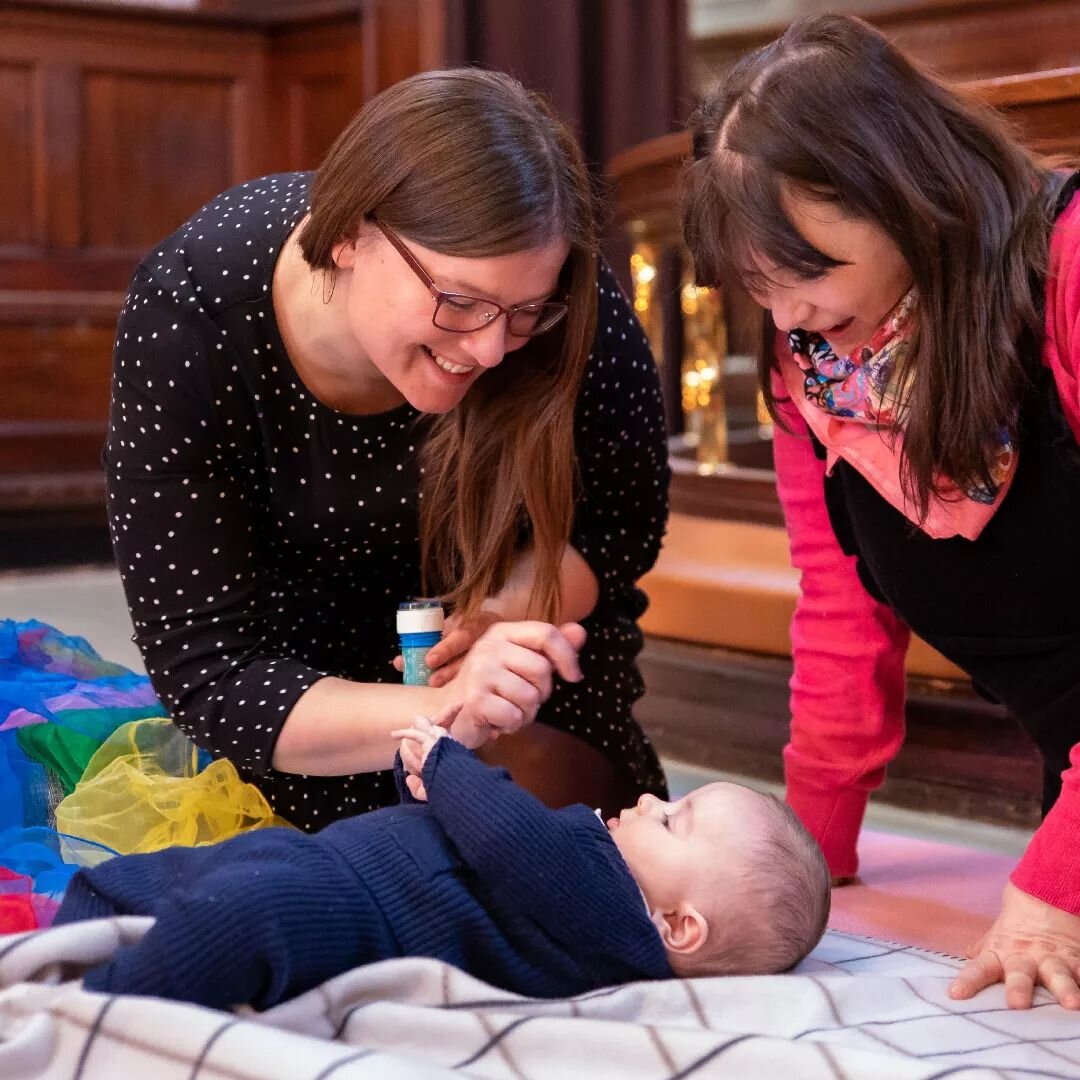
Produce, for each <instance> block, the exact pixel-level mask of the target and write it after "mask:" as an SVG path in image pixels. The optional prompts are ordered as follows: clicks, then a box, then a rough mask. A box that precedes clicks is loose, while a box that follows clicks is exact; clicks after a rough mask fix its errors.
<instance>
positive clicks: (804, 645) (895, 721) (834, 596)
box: [774, 196, 1080, 915]
mask: <svg viewBox="0 0 1080 1080" xmlns="http://www.w3.org/2000/svg"><path fill="white" fill-rule="evenodd" d="M785 347H786V346H785ZM1043 362H1044V363H1045V364H1046V365H1047V366H1048V367H1049V368H1050V369H1051V370H1052V371H1053V373H1054V377H1055V380H1056V382H1057V388H1058V392H1059V394H1060V396H1061V402H1062V407H1063V409H1064V412H1065V416H1066V418H1067V419H1068V421H1069V424H1070V426H1071V427H1072V429H1073V431H1074V432H1075V433H1076V436H1077V439H1078V441H1080V196H1077V197H1076V198H1075V199H1074V200H1073V201H1072V203H1071V204H1070V205H1069V207H1068V209H1067V210H1066V211H1065V213H1064V214H1063V215H1062V216H1061V217H1060V218H1059V219H1058V222H1057V225H1056V226H1055V230H1054V234H1053V238H1052V242H1051V249H1050V272H1049V275H1048V278H1047V285H1046V344H1045V347H1044V349H1043ZM774 379H775V380H779V376H778V375H777V376H774ZM774 386H775V388H776V390H777V392H778V394H779V395H785V394H786V391H785V390H784V387H783V383H782V381H776V382H774ZM780 413H781V415H782V417H783V419H784V422H785V423H786V424H787V426H788V427H789V428H790V429H791V434H789V433H787V432H784V431H782V430H781V429H780V428H779V426H778V427H777V429H776V435H775V457H776V473H777V488H778V490H779V494H780V502H781V504H782V505H783V508H784V516H785V518H786V521H787V529H788V536H789V539H790V542H791V558H792V562H793V564H794V565H795V566H796V567H797V568H798V569H799V570H800V571H801V574H802V587H801V590H800V596H799V601H798V604H797V606H796V609H795V615H794V618H793V619H792V624H791V648H792V655H793V656H794V659H795V673H794V675H793V677H792V680H791V714H792V722H791V741H790V742H789V743H788V745H787V746H786V747H785V749H784V769H785V774H786V777H787V797H788V801H789V802H790V803H791V805H792V807H794V809H795V811H796V812H797V813H798V814H799V816H800V817H801V818H802V820H803V821H804V822H805V823H806V825H807V827H808V828H809V829H810V831H811V832H812V833H813V834H814V836H815V837H817V839H818V841H819V842H820V844H821V846H822V848H823V849H824V851H825V855H826V857H827V859H828V861H829V866H830V867H831V869H832V872H833V873H834V874H836V875H838V876H848V875H851V874H854V873H855V871H856V869H857V867H858V856H857V854H856V850H855V844H856V840H857V839H858V835H859V829H860V826H861V825H862V819H863V813H864V812H865V809H866V802H867V798H868V796H869V793H870V792H871V791H873V790H874V789H875V788H877V787H878V786H879V785H880V784H881V782H882V780H883V779H884V776H885V766H886V765H887V764H888V762H889V761H890V760H891V759H892V758H893V757H894V756H895V755H896V754H897V752H898V751H899V750H900V746H901V744H902V743H903V740H904V654H905V652H906V650H907V645H908V641H909V639H910V631H909V630H908V628H907V627H906V626H905V625H904V624H903V623H902V622H901V621H900V619H899V618H898V617H897V616H896V615H895V614H894V613H893V612H892V610H891V609H890V608H888V607H886V606H884V605H882V604H879V603H877V602H876V601H875V600H873V599H871V597H870V596H869V594H868V593H867V592H866V590H865V589H864V588H863V587H862V585H861V583H860V582H859V579H858V577H857V576H856V573H855V565H854V560H853V559H851V558H850V557H848V556H846V555H844V553H843V552H842V551H841V550H840V547H839V545H838V544H837V541H836V537H835V536H834V534H833V531H832V527H831V526H830V524H829V518H828V514H827V512H826V509H825V501H824V495H823V477H824V474H825V469H826V464H825V462H823V461H819V460H818V458H817V457H816V456H815V455H814V451H813V449H812V447H811V444H810V441H809V438H808V434H807V427H806V423H805V421H804V420H803V419H802V417H801V416H800V415H799V413H798V411H797V409H796V408H795V406H794V405H793V404H792V403H791V402H790V401H786V402H785V401H781V403H780ZM1077 554H1078V557H1080V546H1078V548H1077ZM1070 760H1071V768H1070V769H1069V770H1068V771H1067V772H1066V773H1065V775H1064V780H1063V785H1062V791H1061V796H1060V798H1059V799H1058V801H1057V803H1056V804H1055V805H1054V808H1053V809H1052V810H1051V811H1050V813H1049V815H1048V816H1047V818H1046V820H1045V821H1044V822H1043V824H1042V825H1041V826H1040V827H1039V829H1038V831H1037V832H1036V833H1035V836H1034V837H1033V839H1032V841H1031V843H1030V844H1029V845H1028V849H1027V851H1026V852H1025V854H1024V856H1023V858H1022V859H1021V860H1020V863H1019V865H1018V866H1017V867H1016V869H1015V870H1014V871H1013V875H1012V881H1013V884H1015V885H1016V886H1017V887H1018V888H1020V889H1023V890H1024V891H1025V892H1027V893H1030V894H1031V895H1033V896H1037V897H1039V898H1040V899H1042V900H1045V901H1046V902H1048V903H1050V904H1053V905H1054V906H1055V907H1058V908H1063V909H1064V910H1066V911H1069V912H1072V913H1073V914H1074V915H1080V843H1077V840H1076V838H1077V836H1080V744H1078V745H1077V746H1075V747H1073V750H1072V753H1071V758H1070Z"/></svg>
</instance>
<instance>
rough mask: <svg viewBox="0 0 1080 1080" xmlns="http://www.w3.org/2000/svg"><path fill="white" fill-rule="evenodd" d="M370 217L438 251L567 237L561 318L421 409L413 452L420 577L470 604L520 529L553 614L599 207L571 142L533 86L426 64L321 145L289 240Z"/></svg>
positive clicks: (329, 249) (327, 262) (499, 580)
mask: <svg viewBox="0 0 1080 1080" xmlns="http://www.w3.org/2000/svg"><path fill="white" fill-rule="evenodd" d="M372 216H377V217H378V219H379V221H381V222H383V223H385V224H386V225H389V226H390V227H391V228H392V229H394V230H395V231H397V232H398V233H400V234H401V235H402V236H404V237H405V238H407V239H409V240H413V241H415V242H416V243H418V244H421V245H422V246H424V247H427V248H431V249H433V250H435V251H438V252H441V253H443V254H446V255H455V256H462V257H465V258H484V257H488V256H495V255H503V254H509V253H514V252H521V251H527V250H531V249H534V248H538V247H542V246H544V245H546V244H548V243H549V242H551V241H553V240H559V239H565V240H566V241H568V242H569V245H570V253H569V256H568V258H567V261H566V263H565V265H564V267H563V270H562V273H561V277H560V289H561V291H562V293H563V295H565V296H566V298H567V299H568V301H569V305H570V310H569V314H568V315H567V317H566V318H565V319H564V320H563V321H562V322H561V323H560V324H559V325H558V326H557V327H556V328H555V329H554V330H551V331H549V332H548V333H545V334H541V335H539V336H537V337H535V338H531V339H530V340H529V341H528V342H527V343H526V344H525V345H524V346H523V347H522V348H521V349H519V350H517V351H515V352H514V353H513V354H511V355H509V356H507V358H506V359H505V360H504V362H503V363H502V364H500V365H498V367H496V368H494V369H492V370H490V371H488V372H486V373H485V374H484V377H483V378H482V379H480V380H479V381H478V382H477V383H476V384H475V385H474V386H473V387H472V388H471V389H470V390H469V392H468V394H466V396H465V398H464V399H463V400H462V402H461V404H460V405H458V406H457V407H456V408H455V409H453V410H451V411H450V412H448V413H446V414H443V415H441V416H438V417H435V418H434V419H432V420H431V423H430V428H429V430H428V434H427V437H426V439H425V442H424V446H423V449H422V451H421V454H420V465H421V469H422V480H421V501H420V538H421V565H422V569H423V576H424V587H425V589H427V590H429V591H431V592H437V593H441V594H443V595H444V596H445V597H446V598H447V599H448V600H449V602H450V603H452V604H453V605H454V606H455V608H456V610H458V611H459V612H463V613H469V612H471V611H473V610H475V609H476V607H477V606H478V605H479V604H480V603H481V602H482V601H483V600H484V598H485V597H488V596H491V595H493V594H494V593H496V592H498V591H499V589H500V588H501V587H502V586H503V585H504V584H505V582H506V580H507V577H508V575H509V572H510V569H511V566H512V563H513V560H514V557H515V554H516V552H517V551H518V549H519V548H520V547H521V545H522V543H523V542H524V540H525V538H526V537H527V538H528V541H529V542H531V544H532V546H533V549H534V552H535V559H536V568H537V569H536V577H535V584H534V587H533V592H532V597H531V599H530V604H529V607H530V614H531V615H532V616H533V617H538V618H545V619H555V618H556V615H557V612H558V610H559V600H560V596H559V569H560V564H561V561H562V557H563V553H564V549H565V547H566V545H567V543H568V542H569V537H570V528H571V522H572V520H573V514H574V499H575V492H576V482H577V479H576V465H575V452H574V409H575V406H576V403H577V397H578V391H579V388H580V383H581V379H582V374H583V371H584V367H585V363H586V360H587V358H588V354H589V348H590V345H591V342H592V337H593V331H594V329H595V322H596V272H597V271H596V261H597V241H596V229H597V225H596V205H595V201H594V195H593V188H592V182H591V179H590V176H589V173H588V170H587V169H586V167H585V163H584V160H583V158H582V154H581V151H580V149H579V148H578V146H577V144H576V142H575V141H574V139H573V137H572V136H571V135H570V133H569V131H568V130H567V128H566V126H565V125H564V124H563V123H562V122H561V121H560V120H559V118H558V117H557V116H556V115H555V113H554V112H553V110H552V109H551V107H550V106H549V105H548V104H547V103H546V102H545V101H544V99H543V98H541V97H540V96H538V95H537V94H534V93H532V92H530V91H528V90H526V89H525V88H524V87H523V86H522V85H521V84H520V83H518V82H517V81H515V80H514V79H512V78H510V77H509V76H506V75H503V74H500V73H497V72H492V71H483V70H480V69H473V68H461V69H453V70H446V71H432V72H425V73H424V74H421V75H415V76H413V77H412V78H410V79H405V80H404V81H403V82H400V83H397V84H395V85H394V86H392V87H390V88H389V89H387V90H385V91H383V92H382V93H381V94H379V95H378V96H377V97H375V98H373V99H372V100H371V101H370V102H369V103H368V104H366V105H365V106H364V107H363V108H362V109H361V110H360V112H359V113H357V115H356V116H355V117H354V118H353V120H352V122H351V123H350V124H349V126H348V127H347V128H346V129H345V131H344V132H343V133H342V134H341V136H340V137H339V138H338V140H337V141H336V142H335V143H334V145H333V147H331V149H330V151H329V153H328V154H327V156H326V159H325V161H324V162H323V163H322V166H321V167H320V169H319V172H318V174H317V176H316V178H315V181H314V183H313V185H312V189H311V216H310V218H309V220H308V223H307V225H306V227H305V229H304V232H303V234H302V235H301V238H300V247H301V250H302V251H303V253H304V257H305V259H306V260H307V262H308V263H309V265H310V266H312V267H313V268H315V269H322V270H325V271H328V272H330V273H332V272H333V269H334V263H333V254H332V253H333V249H334V247H335V245H336V244H338V243H339V242H340V241H341V240H342V239H343V238H352V237H354V236H355V235H356V232H357V229H358V227H359V225H360V223H361V222H362V221H363V220H365V219H366V218H369V217H372Z"/></svg>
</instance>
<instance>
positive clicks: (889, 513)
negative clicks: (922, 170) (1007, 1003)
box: [814, 173, 1080, 814]
mask: <svg viewBox="0 0 1080 1080" xmlns="http://www.w3.org/2000/svg"><path fill="white" fill-rule="evenodd" d="M1078 190H1080V173H1078V174H1076V175H1075V176H1074V177H1072V179H1070V180H1069V181H1068V182H1067V183H1066V184H1065V185H1064V187H1063V188H1062V191H1061V193H1060V196H1059V198H1058V205H1057V213H1058V214H1060V213H1061V212H1062V211H1064V209H1065V207H1066V206H1067V205H1068V204H1069V202H1070V201H1071V200H1072V199H1073V198H1074V197H1078V196H1077V192H1078ZM1044 289H1045V283H1044V282H1042V281H1038V282H1033V291H1034V293H1035V296H1036V300H1037V303H1038V307H1039V310H1040V311H1041V310H1042V308H1043V292H1044ZM1019 347H1020V349H1021V355H1022V356H1023V358H1024V360H1025V362H1026V367H1027V371H1028V372H1029V374H1030V385H1029V387H1028V389H1027V390H1026V392H1025V394H1024V397H1023V400H1022V402H1021V405H1020V409H1019V414H1018V418H1017V425H1016V432H1015V441H1016V445H1017V449H1018V453H1019V460H1018V462H1017V468H1016V475H1015V476H1014V477H1013V480H1012V484H1011V486H1010V487H1009V491H1008V493H1007V494H1006V496H1005V498H1004V499H1003V500H1002V503H1001V506H1000V507H998V509H997V510H996V511H995V513H994V516H993V517H992V518H991V519H990V521H989V523H988V524H987V526H986V528H985V529H983V531H982V532H981V533H980V534H979V536H978V537H977V538H976V539H975V540H968V539H965V538H964V537H962V536H954V537H950V538H948V539H944V540H934V539H931V538H930V537H929V536H927V535H926V533H924V532H922V531H921V530H919V529H917V528H916V527H915V526H914V525H912V523H911V522H910V521H908V519H907V518H906V517H905V516H904V515H903V514H901V513H900V511H899V510H896V509H895V508H894V507H893V506H891V505H890V504H889V503H888V502H886V501H885V499H883V498H882V497H881V496H880V495H879V494H878V493H877V491H876V490H875V489H874V488H873V486H872V485H871V484H870V483H869V482H868V481H867V480H866V479H865V478H864V477H863V476H862V475H861V474H860V473H859V472H858V471H857V470H856V469H854V468H853V467H852V466H851V465H849V464H848V463H847V462H845V461H840V462H837V464H836V467H835V468H834V469H833V472H832V474H831V475H830V476H828V477H827V478H826V479H825V501H826V505H827V507H828V511H829V518H830V521H831V523H832V526H833V531H834V532H835V533H836V537H837V540H838V542H839V544H840V547H841V548H842V549H843V550H844V551H845V552H846V553H847V554H849V555H854V556H856V558H857V562H856V568H857V570H858V573H859V577H860V579H861V580H862V583H863V585H864V586H865V587H866V589H867V591H868V592H869V593H870V595H871V596H873V597H874V598H875V599H876V600H878V601H880V602H882V603H885V604H888V605H889V606H890V607H891V608H893V610H894V611H896V613H897V614H898V615H899V616H900V617H901V618H902V619H903V620H904V621H905V622H906V623H907V624H908V625H909V626H910V627H911V628H912V630H914V631H915V633H917V634H918V635H919V636H920V637H921V638H923V640H925V641H927V642H929V643H930V644H931V645H932V646H933V647H934V648H935V649H937V650H939V651H940V652H941V653H943V654H944V655H945V656H947V657H948V658H949V659H950V660H951V661H952V662H953V663H954V664H956V665H957V666H958V667H960V668H962V669H963V670H964V671H965V672H966V673H967V674H968V675H969V676H971V678H972V679H973V680H974V682H975V685H976V688H977V689H979V690H980V691H981V692H982V693H983V694H984V695H985V696H986V697H988V698H990V699H991V700H994V701H998V702H1001V703H1002V704H1004V705H1005V706H1006V707H1007V708H1008V710H1009V712H1010V713H1011V714H1012V715H1013V716H1014V717H1015V718H1016V719H1017V720H1018V721H1019V722H1020V724H1021V725H1022V726H1023V727H1024V728H1025V730H1026V731H1027V732H1028V734H1029V735H1030V736H1031V737H1032V739H1033V740H1034V742H1035V743H1036V744H1037V745H1038V747H1039V749H1040V750H1041V752H1042V755H1043V758H1044V761H1045V765H1046V768H1045V771H1044V791H1043V812H1044V814H1045V813H1046V812H1047V811H1048V810H1049V809H1050V807H1051V806H1052V805H1053V803H1054V801H1055V800H1056V798H1057V796H1058V794H1059V793H1060V791H1061V773H1062V772H1063V771H1064V770H1065V769H1067V768H1068V766H1069V751H1070V749H1071V748H1072V747H1073V746H1074V745H1075V744H1076V743H1077V742H1080V676H1078V672H1080V621H1078V619H1077V610H1078V609H1080V560H1078V559H1077V536H1078V535H1080V448H1078V446H1077V442H1076V437H1075V436H1074V434H1073V432H1072V429H1071V428H1070V427H1069V424H1068V421H1067V420H1066V418H1065V414H1064V412H1063V411H1062V408H1061V399H1060V397H1059V396H1058V392H1057V385H1056V383H1055V380H1054V376H1053V373H1052V372H1051V371H1050V369H1049V368H1047V367H1046V366H1045V365H1044V364H1043V363H1042V358H1041V343H1040V342H1037V341H1035V340H1033V339H1032V336H1031V334H1030V333H1026V334H1025V335H1024V336H1023V338H1021V340H1020V342H1019ZM814 442H815V451H816V452H817V454H818V455H819V456H824V453H825V451H824V448H823V447H822V446H821V444H820V443H819V442H817V440H815V441H814Z"/></svg>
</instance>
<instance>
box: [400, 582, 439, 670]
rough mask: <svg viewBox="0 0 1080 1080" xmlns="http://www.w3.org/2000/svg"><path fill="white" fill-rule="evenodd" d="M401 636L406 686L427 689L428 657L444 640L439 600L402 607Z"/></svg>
mask: <svg viewBox="0 0 1080 1080" xmlns="http://www.w3.org/2000/svg"><path fill="white" fill-rule="evenodd" d="M397 632H398V640H399V643H400V645H401V658H402V660H404V662H405V677H404V680H403V682H404V683H405V685H406V686H427V684H428V679H429V678H431V668H429V667H428V666H427V664H426V663H425V661H424V657H425V656H426V655H427V651H428V649H430V648H431V647H432V646H433V645H437V644H438V643H439V642H440V641H441V640H442V632H443V607H442V604H441V603H440V602H439V601H438V600H409V601H408V602H406V603H404V604H398V609H397Z"/></svg>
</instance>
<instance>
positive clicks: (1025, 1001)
mask: <svg viewBox="0 0 1080 1080" xmlns="http://www.w3.org/2000/svg"><path fill="white" fill-rule="evenodd" d="M1003 967H1004V972H1005V1004H1006V1005H1008V1006H1009V1008H1010V1009H1030V1008H1031V999H1032V997H1033V996H1034V994H1035V984H1036V982H1037V981H1038V979H1039V965H1038V963H1036V961H1035V957H1033V956H1032V955H1031V954H1030V953H1021V952H1018V953H1010V955H1008V956H1007V957H1006V958H1005V963H1004V965H1003Z"/></svg>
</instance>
